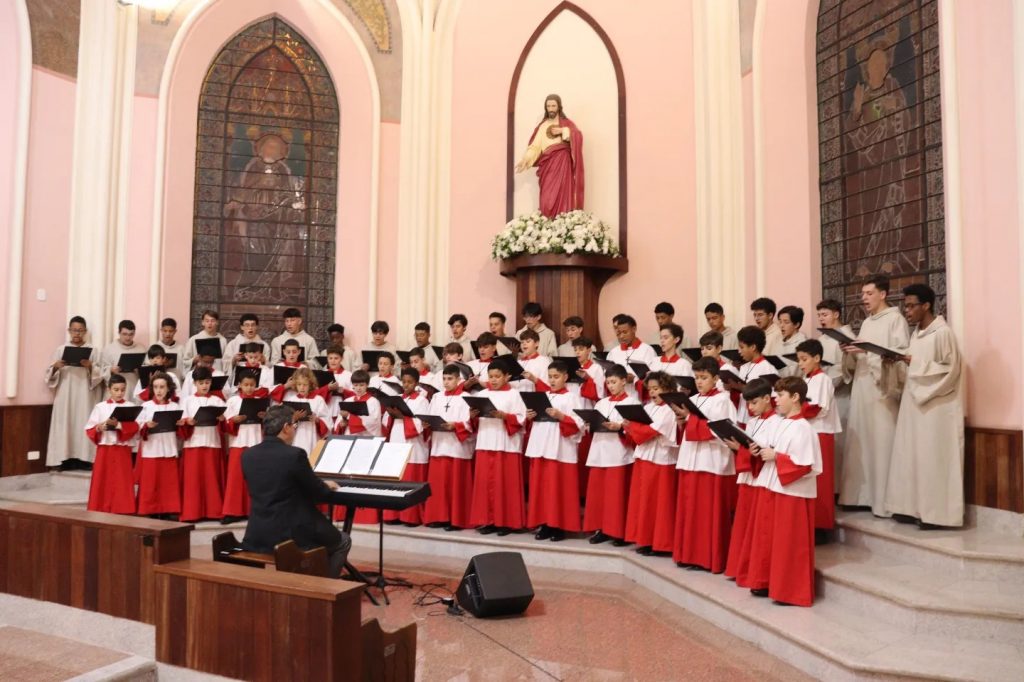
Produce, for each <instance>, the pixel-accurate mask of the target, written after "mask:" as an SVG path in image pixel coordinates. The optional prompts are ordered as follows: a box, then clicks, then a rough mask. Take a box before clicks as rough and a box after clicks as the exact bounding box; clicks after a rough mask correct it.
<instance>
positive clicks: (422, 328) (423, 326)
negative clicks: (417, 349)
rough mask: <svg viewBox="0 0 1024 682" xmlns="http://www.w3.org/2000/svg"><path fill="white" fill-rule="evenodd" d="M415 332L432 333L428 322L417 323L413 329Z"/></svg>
mask: <svg viewBox="0 0 1024 682" xmlns="http://www.w3.org/2000/svg"><path fill="white" fill-rule="evenodd" d="M413 331H417V332H427V333H430V325H429V324H427V323H426V322H417V323H416V326H415V327H413Z"/></svg>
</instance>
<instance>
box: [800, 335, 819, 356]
mask: <svg viewBox="0 0 1024 682" xmlns="http://www.w3.org/2000/svg"><path fill="white" fill-rule="evenodd" d="M796 352H797V353H807V354H808V355H812V356H813V355H817V356H818V357H819V358H820V357H821V356H822V355H824V353H825V349H824V348H822V347H821V341H818V339H807V340H806V341H801V342H800V344H799V345H798V346H797V347H796Z"/></svg>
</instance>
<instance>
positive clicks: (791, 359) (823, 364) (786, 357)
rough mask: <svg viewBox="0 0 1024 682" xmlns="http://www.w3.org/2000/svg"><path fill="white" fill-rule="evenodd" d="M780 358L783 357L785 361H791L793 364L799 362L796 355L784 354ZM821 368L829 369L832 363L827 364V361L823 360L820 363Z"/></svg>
mask: <svg viewBox="0 0 1024 682" xmlns="http://www.w3.org/2000/svg"><path fill="white" fill-rule="evenodd" d="M782 357H784V358H785V359H787V360H790V361H792V362H794V363H796V362H799V361H800V358H798V357H797V355H796V353H786V354H785V355H783V356H782ZM821 366H822V367H831V366H832V363H831V362H829V361H828V360H824V359H823V360H822V361H821Z"/></svg>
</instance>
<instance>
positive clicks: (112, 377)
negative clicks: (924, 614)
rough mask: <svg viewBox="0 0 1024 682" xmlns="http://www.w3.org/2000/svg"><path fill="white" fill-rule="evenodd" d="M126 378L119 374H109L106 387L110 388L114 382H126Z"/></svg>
mask: <svg viewBox="0 0 1024 682" xmlns="http://www.w3.org/2000/svg"><path fill="white" fill-rule="evenodd" d="M127 383H128V380H127V379H125V378H124V377H123V376H121V375H120V374H111V375H110V378H109V379H107V388H110V387H111V386H113V385H114V384H127Z"/></svg>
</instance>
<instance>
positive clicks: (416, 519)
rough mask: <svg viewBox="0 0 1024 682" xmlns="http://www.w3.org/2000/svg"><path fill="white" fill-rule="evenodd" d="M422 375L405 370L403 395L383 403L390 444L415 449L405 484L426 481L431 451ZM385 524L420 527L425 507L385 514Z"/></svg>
mask: <svg viewBox="0 0 1024 682" xmlns="http://www.w3.org/2000/svg"><path fill="white" fill-rule="evenodd" d="M419 382H420V373H419V371H418V370H416V369H413V368H412V367H406V368H405V369H403V370H402V394H401V395H400V396H394V397H392V398H391V400H390V401H389V402H385V403H384V412H385V416H384V430H385V432H387V434H388V442H389V443H397V444H405V445H409V446H410V447H411V448H412V452H411V455H410V456H409V461H408V463H407V464H406V466H405V470H404V472H403V474H402V480H403V481H426V480H427V465H428V464H429V463H430V447H429V446H428V445H427V441H426V436H427V433H426V432H425V431H424V426H423V422H422V421H421V420H420V419H418V418H416V416H415V415H417V414H426V413H427V412H429V411H430V401H428V400H427V397H426V392H425V391H424V390H423V389H417V386H418V384H419ZM384 522H385V523H404V524H405V525H407V526H418V525H420V524H421V523H423V505H421V504H417V505H414V506H412V507H409V508H408V509H403V510H402V511H400V512H399V511H390V510H389V511H385V512H384Z"/></svg>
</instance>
